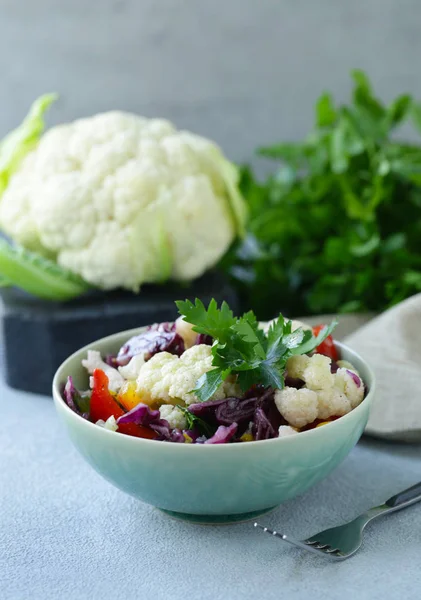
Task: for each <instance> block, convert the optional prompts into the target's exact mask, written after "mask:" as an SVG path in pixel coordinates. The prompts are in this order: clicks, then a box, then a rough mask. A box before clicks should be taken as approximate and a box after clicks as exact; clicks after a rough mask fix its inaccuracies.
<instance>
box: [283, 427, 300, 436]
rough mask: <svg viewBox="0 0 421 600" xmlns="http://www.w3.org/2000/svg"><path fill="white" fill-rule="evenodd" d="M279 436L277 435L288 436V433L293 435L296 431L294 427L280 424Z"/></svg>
mask: <svg viewBox="0 0 421 600" xmlns="http://www.w3.org/2000/svg"><path fill="white" fill-rule="evenodd" d="M278 431H279V436H278V437H289V436H290V435H295V434H296V433H298V431H297V430H296V429H294V428H293V427H290V426H289V425H281V426H280V427H279V429H278Z"/></svg>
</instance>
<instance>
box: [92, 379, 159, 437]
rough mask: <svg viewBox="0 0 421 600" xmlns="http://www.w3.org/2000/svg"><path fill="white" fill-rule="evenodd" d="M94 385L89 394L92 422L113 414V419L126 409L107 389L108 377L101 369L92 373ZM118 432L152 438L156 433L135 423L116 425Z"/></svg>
mask: <svg viewBox="0 0 421 600" xmlns="http://www.w3.org/2000/svg"><path fill="white" fill-rule="evenodd" d="M93 378H94V386H93V389H92V395H91V407H90V419H91V421H93V422H94V423H96V422H97V421H99V420H100V419H102V420H103V421H106V420H107V419H108V418H109V417H111V416H113V417H114V418H115V419H118V417H121V416H122V415H124V414H125V413H126V411H125V410H124V409H123V408H122V407H121V406H120V404H119V403H118V402H117V401H116V399H115V398H114V396H113V395H112V394H111V392H110V390H109V389H108V377H107V375H106V374H105V373H104V371H102V369H95V371H94V373H93ZM118 431H119V432H120V433H126V434H127V435H131V436H135V437H141V438H147V439H154V438H156V437H157V434H156V433H155V431H153V430H152V429H149V427H143V426H142V425H136V423H123V424H121V425H119V426H118Z"/></svg>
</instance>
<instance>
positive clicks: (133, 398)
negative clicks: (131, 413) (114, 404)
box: [117, 381, 142, 410]
mask: <svg viewBox="0 0 421 600" xmlns="http://www.w3.org/2000/svg"><path fill="white" fill-rule="evenodd" d="M117 400H118V401H119V402H120V404H122V405H123V406H124V408H125V409H126V410H131V409H132V408H134V407H135V406H137V405H138V404H139V402H142V398H141V397H140V396H139V394H138V393H137V392H136V381H127V382H126V383H125V384H124V385H123V387H122V388H121V390H120V392H119V394H118V397H117Z"/></svg>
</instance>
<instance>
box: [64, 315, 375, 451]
mask: <svg viewBox="0 0 421 600" xmlns="http://www.w3.org/2000/svg"><path fill="white" fill-rule="evenodd" d="M146 327H147V326H142V327H135V328H134V329H128V330H125V331H120V332H117V333H114V334H112V335H108V336H106V337H103V338H99V339H97V340H94V341H92V342H91V343H90V344H86V346H83V347H82V348H79V350H76V352H73V354H71V355H70V356H68V357H67V358H66V360H64V361H63V362H62V363H61V365H60V366H59V367H58V369H57V370H56V372H55V374H54V377H53V382H52V395H53V399H54V401H55V403H56V404H60V408H61V409H63V410H64V412H65V413H67V414H68V415H69V417H70V418H72V419H75V420H76V421H77V423H79V425H80V426H81V427H85V426H86V427H88V429H92V428H94V429H92V432H94V431H96V435H102V434H104V435H112V436H118V437H119V438H123V440H124V439H126V440H127V442H126V443H132V444H138V445H139V446H142V445H143V444H147V445H149V446H150V444H152V447H156V444H157V441H156V440H150V439H147V438H139V437H134V436H131V435H126V434H122V433H117V432H116V431H110V430H108V429H104V428H103V427H99V426H98V425H96V424H95V423H92V421H88V420H87V419H84V418H83V417H82V416H80V415H78V414H77V413H76V412H74V411H73V410H72V409H71V408H70V407H69V406H68V405H67V404H66V402H65V401H64V399H63V396H62V393H61V391H60V389H59V380H60V379H62V374H63V371H65V369H66V366H67V364H68V363H70V362H72V361H73V360H74V359H75V358H76V357H77V356H79V355H81V354H83V353H84V352H87V351H88V350H91V349H92V346H93V345H94V344H97V343H99V342H101V343H106V342H107V341H108V342H111V341H112V340H115V339H116V338H117V337H122V336H124V337H125V336H126V335H127V339H129V338H130V337H131V336H133V335H135V334H136V333H139V332H141V331H143V330H145V329H146ZM334 344H335V347H336V348H337V349H339V350H343V349H345V350H346V352H347V353H349V354H351V355H353V356H354V357H355V358H357V360H358V361H360V362H361V363H362V364H363V365H364V367H365V369H366V371H367V373H368V376H369V379H370V382H369V389H368V393H367V395H366V396H365V398H364V399H363V400H362V402H361V403H360V404H359V405H358V406H356V407H355V408H353V409H352V410H351V411H350V412H349V413H347V414H346V415H343V416H342V417H339V418H338V419H335V421H331V422H329V423H328V426H331V427H332V428H333V427H335V426H336V427H340V426H341V425H340V423H342V424H344V423H345V422H346V421H350V420H352V419H355V418H357V417H358V416H359V415H360V413H363V412H364V411H365V409H366V407H367V404H368V405H371V402H372V399H373V396H374V393H375V390H376V383H377V382H376V376H375V374H374V371H373V369H372V368H371V366H370V365H369V364H368V363H367V361H366V360H365V359H364V358H362V356H361V355H360V354H358V352H355V350H353V349H352V348H350V347H349V346H347V345H346V344H344V343H342V342H339V341H337V340H334ZM364 383H365V385H366V386H367V385H368V384H367V383H366V382H364ZM369 407H370V406H369ZM56 410H57V409H56ZM324 430H325V427H315V428H314V429H309V430H307V431H302V432H300V433H299V435H300V438H299V439H301V436H302V435H306V436H307V437H306V438H305V439H309V437H310V435H313V437H314V436H320V435H322V436H323V433H322V432H323V431H324ZM114 439H116V438H115V437H114ZM123 440H122V441H123ZM129 440H131V441H129ZM293 440H297V436H295V435H291V436H285V437H278V438H271V439H267V440H253V441H251V442H247V443H243V444H176V443H168V444H166V446H171V448H174V451H175V452H180V451H182V452H184V451H185V450H181V449H182V448H185V446H191V447H192V448H193V447H195V448H199V447H201V448H202V447H203V448H216V447H219V448H228V447H230V448H232V449H234V448H240V447H244V446H245V447H250V446H254V445H255V444H258V445H259V447H261V446H262V444H273V445H274V444H275V443H278V444H279V443H292V442H293ZM295 443H296V442H295ZM175 447H177V450H176V449H175ZM220 451H221V450H220ZM188 452H192V450H191V449H190V450H188ZM200 452H203V450H200ZM211 452H215V450H211Z"/></svg>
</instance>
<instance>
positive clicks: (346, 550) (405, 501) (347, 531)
mask: <svg viewBox="0 0 421 600" xmlns="http://www.w3.org/2000/svg"><path fill="white" fill-rule="evenodd" d="M420 500H421V482H419V483H416V484H415V485H413V486H412V487H410V488H408V489H407V490H404V491H403V492H399V494H396V495H395V496H392V497H391V498H389V500H386V502H385V503H384V504H381V505H380V506H375V507H374V508H370V510H368V511H367V512H366V513H364V514H362V515H360V516H359V517H357V518H356V519H354V520H353V521H350V522H349V523H346V524H345V525H340V526H339V527H333V528H332V529H326V530H325V531H321V532H320V533H316V535H313V537H311V538H309V539H308V540H302V541H298V540H294V539H292V538H290V537H289V536H287V535H285V534H283V533H279V532H277V531H273V530H272V529H269V528H268V527H264V526H263V525H260V524H259V523H255V524H254V526H255V527H259V528H260V529H262V530H263V531H264V532H265V533H269V534H270V535H273V536H275V537H278V538H280V539H281V540H283V541H284V542H288V543H289V544H292V545H293V546H297V547H298V548H301V549H302V550H307V551H309V552H313V553H315V554H318V555H319V556H325V557H327V558H330V559H332V560H344V559H346V558H349V557H350V556H352V555H353V554H355V552H357V550H358V549H359V548H360V547H361V544H362V540H363V536H362V534H363V531H364V529H365V527H366V525H367V524H368V523H369V522H370V521H372V520H373V519H375V518H377V517H381V516H382V515H386V514H389V513H391V512H395V511H397V510H401V509H402V508H406V507H407V506H410V505H411V504H415V502H419V501H420Z"/></svg>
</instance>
